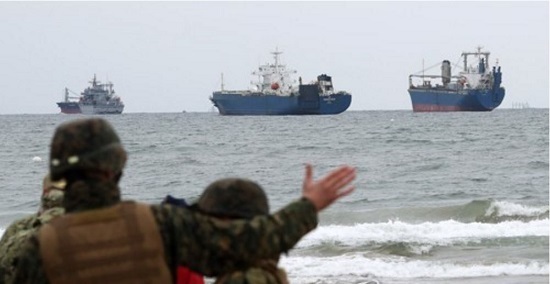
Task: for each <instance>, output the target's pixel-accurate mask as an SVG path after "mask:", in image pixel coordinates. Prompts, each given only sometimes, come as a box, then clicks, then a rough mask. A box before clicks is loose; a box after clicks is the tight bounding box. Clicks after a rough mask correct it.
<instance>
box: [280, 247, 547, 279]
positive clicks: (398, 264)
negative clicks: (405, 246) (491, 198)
mask: <svg viewBox="0 0 550 284" xmlns="http://www.w3.org/2000/svg"><path fill="white" fill-rule="evenodd" d="M280 265H281V266H282V267H285V269H286V270H287V272H288V276H289V279H290V280H291V282H297V283H304V282H310V281H300V279H302V280H303V279H310V280H311V279H313V278H316V277H318V278H338V279H345V278H355V279H359V278H361V277H363V278H366V279H369V278H370V279H376V278H385V277H388V278H407V279H414V278H428V277H429V278H468V277H486V276H500V275H508V276H512V275H548V262H544V261H532V260H526V261H520V262H517V261H514V262H505V261H504V262H496V263H487V262H484V261H483V260H479V261H476V262H471V261H470V262H468V263H459V262H449V261H424V260H408V259H406V258H393V259H380V258H377V259H371V258H368V257H364V256H363V255H361V254H360V253H353V254H346V255H341V256H335V257H322V258H320V257H309V256H308V257H303V256H286V257H282V258H281V261H280ZM310 283H311V282H310Z"/></svg>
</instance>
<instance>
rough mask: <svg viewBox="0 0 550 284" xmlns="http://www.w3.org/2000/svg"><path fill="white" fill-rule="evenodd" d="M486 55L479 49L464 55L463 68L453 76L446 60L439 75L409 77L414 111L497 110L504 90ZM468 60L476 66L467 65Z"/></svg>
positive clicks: (494, 68) (495, 67) (500, 78)
mask: <svg viewBox="0 0 550 284" xmlns="http://www.w3.org/2000/svg"><path fill="white" fill-rule="evenodd" d="M489 55H490V53H489V52H482V51H481V47H478V49H477V51H475V52H463V53H462V55H461V59H462V60H463V66H462V68H461V71H460V72H458V75H455V76H453V75H452V71H451V63H450V62H449V61H448V60H443V63H442V64H441V75H425V74H424V72H425V70H422V71H421V72H422V74H418V73H420V72H418V73H417V74H412V75H410V76H409V95H410V97H411V102H412V106H413V111H415V112H435V111H491V110H493V109H495V108H497V107H498V106H499V105H500V104H501V103H502V100H503V99H504V95H505V90H504V87H501V83H502V73H501V72H500V66H493V67H492V70H490V69H489ZM471 58H473V60H474V61H475V62H474V64H473V65H468V64H469V63H471V62H470V61H469V59H471ZM497 65H498V62H497ZM455 66H456V64H455Z"/></svg>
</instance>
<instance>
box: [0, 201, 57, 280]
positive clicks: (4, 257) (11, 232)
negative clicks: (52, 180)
mask: <svg viewBox="0 0 550 284" xmlns="http://www.w3.org/2000/svg"><path fill="white" fill-rule="evenodd" d="M62 199H63V192H61V191H59V190H52V191H51V192H49V193H48V194H47V195H45V196H44V197H42V210H44V211H42V213H37V214H32V215H30V216H27V217H24V218H22V219H19V220H16V221H14V222H13V223H11V224H10V226H9V227H8V228H7V229H6V231H5V232H4V235H2V239H1V240H0V272H1V274H0V283H12V281H13V277H14V272H15V265H16V262H17V259H18V256H19V254H20V253H21V251H22V249H23V247H24V245H25V243H26V242H27V241H28V239H29V238H30V237H31V236H32V235H33V234H34V233H35V232H36V231H37V230H38V228H40V226H41V225H42V224H45V223H47V222H49V221H50V220H51V219H53V218H55V217H57V216H59V215H62V214H63V213H64V212H65V210H64V209H63V208H62V207H60V206H61V200H62Z"/></svg>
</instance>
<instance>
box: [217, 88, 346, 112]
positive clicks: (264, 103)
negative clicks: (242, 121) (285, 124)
mask: <svg viewBox="0 0 550 284" xmlns="http://www.w3.org/2000/svg"><path fill="white" fill-rule="evenodd" d="M211 100H212V102H213V103H214V106H215V107H217V108H218V111H219V113H220V114H222V115H330V114H339V113H342V112H344V111H345V110H347V109H348V107H349V106H350V104H351V95H350V94H347V93H345V94H332V95H327V96H319V95H314V96H303V95H290V96H278V95H270V94H262V93H251V94H244V93H239V92H214V94H213V96H212V98H211Z"/></svg>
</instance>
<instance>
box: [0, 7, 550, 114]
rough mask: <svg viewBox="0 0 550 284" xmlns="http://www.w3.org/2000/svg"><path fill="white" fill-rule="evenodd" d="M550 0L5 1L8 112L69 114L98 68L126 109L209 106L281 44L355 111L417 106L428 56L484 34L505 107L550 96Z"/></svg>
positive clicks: (0, 77) (1, 83)
mask: <svg viewBox="0 0 550 284" xmlns="http://www.w3.org/2000/svg"><path fill="white" fill-rule="evenodd" d="M548 3H549V2H548V1H539V2H524V1H518V2H492V1H491V2H448V1H444V2H409V1H407V2H386V1H383V2H311V1H310V2H0V51H1V52H0V96H1V98H2V99H1V100H2V102H1V103H0V114H20V113H59V108H58V107H57V105H56V104H55V103H56V102H57V101H60V100H61V99H62V96H63V90H64V88H65V87H67V88H69V89H70V90H72V91H74V92H77V93H80V92H81V91H82V90H83V89H84V88H86V87H87V86H88V85H89V84H88V81H89V80H90V79H91V78H92V77H93V75H94V74H97V77H98V79H99V80H101V81H106V80H107V79H108V80H109V81H112V82H113V84H114V89H115V90H116V92H117V94H118V95H119V96H120V97H121V98H122V100H123V101H124V103H125V105H126V108H125V112H128V113H129V112H181V111H183V110H186V111H188V112H189V111H200V112H203V111H211V110H212V105H211V103H210V101H209V99H208V98H209V96H211V94H212V92H213V91H216V90H219V89H220V84H221V79H220V77H221V73H223V74H224V84H225V89H248V88H249V86H250V81H251V80H252V79H254V77H252V76H251V72H252V71H254V70H255V69H256V68H257V67H258V65H259V64H260V63H262V64H263V63H267V62H271V61H272V55H271V54H270V52H271V51H273V50H274V49H275V48H277V47H278V49H279V50H280V51H283V52H284V53H283V54H282V57H281V59H282V62H283V63H285V64H287V66H288V67H289V68H291V69H295V70H297V71H298V73H297V76H301V77H302V78H303V80H304V82H309V81H311V80H313V79H314V78H315V77H316V76H317V75H319V74H322V73H326V74H329V75H331V76H332V77H333V83H334V86H335V89H337V90H346V91H349V92H351V93H352V95H353V99H352V104H351V106H350V108H349V109H350V110H398V109H403V110H410V109H412V107H411V102H410V98H409V95H408V93H407V88H408V76H409V74H411V73H416V72H418V71H420V70H422V62H423V61H424V64H425V66H426V67H428V66H431V65H434V64H438V63H439V62H441V61H442V60H444V59H448V60H450V61H451V63H453V64H454V63H457V62H459V61H458V60H459V59H460V53H461V52H463V51H473V50H475V48H476V47H477V46H483V47H484V50H487V51H490V52H491V58H490V59H491V60H490V65H491V66H492V65H494V64H495V60H496V59H498V62H499V65H500V66H501V68H502V72H503V86H504V87H505V88H506V97H505V99H504V101H503V103H502V105H501V107H502V108H506V107H512V105H513V104H514V103H528V104H529V105H530V106H531V107H537V108H548V98H549V79H548V78H549V71H548V70H549V57H548V53H549V21H548V19H549V5H548ZM439 70H440V69H439V65H438V67H437V68H435V69H433V70H431V71H433V72H434V73H435V74H439V72H440V71H439Z"/></svg>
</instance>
